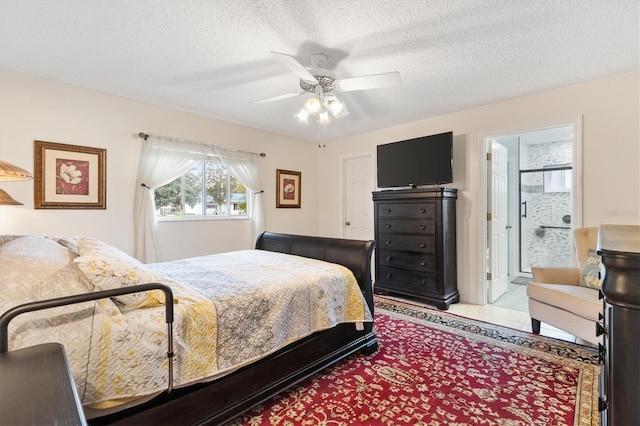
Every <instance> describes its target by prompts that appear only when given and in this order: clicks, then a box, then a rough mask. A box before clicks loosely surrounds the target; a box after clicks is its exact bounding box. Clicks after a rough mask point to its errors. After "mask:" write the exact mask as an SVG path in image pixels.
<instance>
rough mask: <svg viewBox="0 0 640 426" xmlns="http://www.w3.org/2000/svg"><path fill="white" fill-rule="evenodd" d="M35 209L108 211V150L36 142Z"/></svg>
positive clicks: (34, 156) (34, 168)
mask: <svg viewBox="0 0 640 426" xmlns="http://www.w3.org/2000/svg"><path fill="white" fill-rule="evenodd" d="M33 158H34V167H33V170H34V179H33V185H34V191H33V193H34V203H33V204H34V208H36V209H106V208H107V188H106V182H107V150H106V149H102V148H92V147H86V146H79V145H68V144H62V143H55V142H44V141H34V155H33Z"/></svg>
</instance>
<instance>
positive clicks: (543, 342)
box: [374, 295, 601, 426]
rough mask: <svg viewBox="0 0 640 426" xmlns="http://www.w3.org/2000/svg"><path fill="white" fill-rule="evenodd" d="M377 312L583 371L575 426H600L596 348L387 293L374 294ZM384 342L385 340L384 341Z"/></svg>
mask: <svg viewBox="0 0 640 426" xmlns="http://www.w3.org/2000/svg"><path fill="white" fill-rule="evenodd" d="M374 302H375V308H376V309H380V311H378V312H377V313H379V314H382V315H387V316H390V317H392V318H397V319H401V320H404V321H410V322H413V323H416V324H421V325H425V326H427V327H433V328H436V329H438V330H441V331H445V332H450V333H452V332H455V334H460V335H462V336H464V337H465V338H470V339H472V340H480V341H483V342H485V343H489V344H495V345H497V346H500V347H503V348H505V349H509V350H514V349H517V350H519V351H520V352H521V353H522V354H524V355H528V356H534V357H538V358H542V359H546V360H549V361H552V362H557V363H561V364H566V365H568V366H570V367H574V368H577V369H578V370H580V375H579V378H578V385H577V389H578V390H579V391H578V392H577V393H576V404H575V415H574V423H573V425H574V426H592V425H595V426H597V425H598V424H599V422H600V414H599V411H598V393H599V387H598V380H599V376H600V368H601V367H600V365H599V363H598V354H597V349H596V348H591V347H588V346H583V345H579V344H576V343H571V342H566V341H563V340H559V339H554V338H551V337H545V336H538V335H535V334H532V333H528V332H525V331H521V330H516V329H513V328H509V327H504V326H501V325H497V324H491V323H488V322H484V321H480V320H474V319H471V318H467V317H463V316H460V315H456V314H453V313H447V312H443V311H439V310H436V309H434V308H430V307H428V306H421V305H416V304H412V303H411V302H403V301H399V300H396V299H391V298H387V297H384V296H379V295H375V296H374ZM380 344H383V342H380Z"/></svg>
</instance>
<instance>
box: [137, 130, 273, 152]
mask: <svg viewBox="0 0 640 426" xmlns="http://www.w3.org/2000/svg"><path fill="white" fill-rule="evenodd" d="M138 137H139V138H140V139H144V140H145V141H146V140H148V139H149V134H148V133H144V132H140V133H138ZM196 143H200V142H196ZM201 144H202V145H207V146H212V145H210V144H205V143H201ZM221 148H223V149H229V148H225V147H221ZM230 151H234V150H230ZM235 151H238V152H248V153H249V154H254V155H259V156H260V157H266V156H267V154H265V153H264V152H251V151H240V150H235Z"/></svg>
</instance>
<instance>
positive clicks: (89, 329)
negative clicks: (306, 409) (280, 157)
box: [0, 236, 372, 408]
mask: <svg viewBox="0 0 640 426" xmlns="http://www.w3.org/2000/svg"><path fill="white" fill-rule="evenodd" d="M145 282H161V283H164V284H167V285H169V286H170V287H171V288H172V290H173V292H174V305H175V306H174V308H175V318H174V333H173V334H174V352H175V358H174V359H175V361H174V382H175V385H176V387H180V386H185V385H188V384H191V383H193V382H198V381H206V380H210V379H213V378H217V377H220V376H221V375H223V374H225V373H228V372H231V371H234V370H235V369H237V368H239V367H240V366H243V365H246V364H248V363H251V362H253V361H255V360H257V359H259V358H261V357H264V356H266V355H268V354H270V353H272V352H274V351H276V350H278V349H279V348H281V347H283V346H285V345H286V344H288V343H290V342H293V341H295V340H298V339H300V338H302V337H305V336H308V335H310V334H312V333H314V332H316V331H319V330H323V329H327V328H330V327H333V326H335V325H337V324H339V323H344V322H352V323H356V325H357V324H358V323H361V322H368V321H372V317H371V313H370V312H369V309H368V307H367V305H366V303H365V301H364V298H363V296H362V294H361V292H360V289H359V288H358V285H357V282H356V280H355V278H354V277H353V274H352V273H351V272H350V271H349V270H348V269H346V268H344V267H342V266H340V265H335V264H331V263H327V262H323V261H319V260H314V259H307V258H303V257H298V256H292V255H286V254H281V253H274V252H267V251H261V250H246V251H238V252H231V253H224V254H218V255H212V256H204V257H198V258H192V259H185V260H179V261H173V262H166V263H158V264H149V265H144V264H141V263H140V262H138V261H136V260H135V259H133V258H131V257H129V256H128V255H126V254H125V253H123V252H120V251H119V250H117V249H115V248H113V247H110V246H108V245H106V244H104V243H102V242H100V241H97V240H93V239H89V238H78V239H72V238H53V237H52V238H45V237H36V236H19V237H15V236H0V286H1V287H2V289H3V292H2V299H0V313H2V312H5V311H6V310H8V309H9V308H11V307H13V306H16V305H18V304H21V303H26V302H29V301H34V300H43V299H49V298H53V297H61V296H66V295H71V294H77V293H84V292H87V291H94V290H106V289H109V288H115V287H124V286H130V285H135V284H141V283H145ZM162 303H164V300H163V294H162V293H159V294H158V293H156V292H153V291H152V292H147V293H141V294H137V295H134V296H131V297H128V296H118V297H117V298H113V299H104V300H100V301H98V302H85V303H82V304H78V305H72V306H66V307H62V308H54V309H49V310H46V311H40V312H33V313H29V314H24V315H20V316H19V317H17V318H16V319H15V320H13V321H12V322H11V325H10V327H9V336H10V339H9V349H10V350H15V349H18V348H21V347H25V346H30V345H34V344H39V343H45V342H60V343H62V344H63V345H64V346H65V349H66V351H67V357H68V358H69V363H70V366H71V370H72V372H73V376H74V380H75V383H76V386H77V388H78V394H79V396H80V398H81V400H82V404H83V405H90V406H92V407H94V408H106V407H110V406H113V405H117V404H119V403H120V402H123V401H127V400H130V399H131V398H138V397H142V396H147V395H152V394H155V393H157V392H160V391H163V390H165V389H166V387H167V362H168V361H167V358H166V351H167V337H166V333H167V331H166V324H165V318H164V308H163V307H162Z"/></svg>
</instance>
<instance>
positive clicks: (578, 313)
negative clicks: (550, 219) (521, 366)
mask: <svg viewBox="0 0 640 426" xmlns="http://www.w3.org/2000/svg"><path fill="white" fill-rule="evenodd" d="M573 236H574V248H575V254H576V260H577V266H575V267H546V268H545V267H532V268H531V271H532V272H533V281H532V282H530V283H529V284H527V296H528V297H529V315H530V316H531V328H532V330H533V332H534V333H535V334H539V333H540V323H541V322H544V323H546V324H549V325H552V326H554V327H557V328H559V329H561V330H564V331H566V332H568V333H571V334H573V335H574V336H577V337H579V338H581V339H583V340H586V341H587V342H590V343H593V344H597V343H599V342H601V341H602V339H601V338H600V337H597V336H596V323H597V322H598V315H599V314H601V313H602V301H601V300H600V298H599V293H600V290H598V289H595V288H589V287H585V286H581V285H580V281H581V278H582V270H583V267H584V264H585V262H586V260H587V257H588V255H589V250H590V249H591V250H595V249H596V245H597V241H598V228H597V227H594V228H577V229H575V230H574V231H573Z"/></svg>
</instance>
